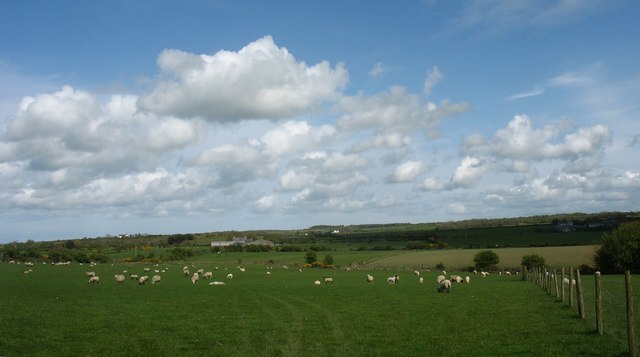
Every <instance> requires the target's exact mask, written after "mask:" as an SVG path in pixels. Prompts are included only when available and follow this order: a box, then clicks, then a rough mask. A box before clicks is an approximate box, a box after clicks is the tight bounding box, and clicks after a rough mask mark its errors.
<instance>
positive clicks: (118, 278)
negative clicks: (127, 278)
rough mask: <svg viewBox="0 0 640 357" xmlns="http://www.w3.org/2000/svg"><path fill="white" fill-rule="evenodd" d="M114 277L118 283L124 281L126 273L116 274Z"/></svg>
mask: <svg viewBox="0 0 640 357" xmlns="http://www.w3.org/2000/svg"><path fill="white" fill-rule="evenodd" d="M114 277H115V279H116V283H124V275H122V274H116V275H114Z"/></svg>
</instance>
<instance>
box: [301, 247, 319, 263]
mask: <svg viewBox="0 0 640 357" xmlns="http://www.w3.org/2000/svg"><path fill="white" fill-rule="evenodd" d="M317 261H318V255H317V254H316V252H314V251H311V250H310V251H308V252H307V253H306V254H305V255H304V262H305V263H307V264H313V263H315V262H317Z"/></svg>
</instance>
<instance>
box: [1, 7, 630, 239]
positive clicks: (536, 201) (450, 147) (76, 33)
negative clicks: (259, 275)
mask: <svg viewBox="0 0 640 357" xmlns="http://www.w3.org/2000/svg"><path fill="white" fill-rule="evenodd" d="M639 17H640V2H638V1H633V0H611V1H599V0H592V1H579V0H555V1H551V0H543V1H538V0H521V1H498V0H478V1H456V0H452V1H438V0H419V1H418V0H407V1H401V2H395V1H350V2H345V1H227V0H220V1H216V0H211V1H204V0H203V1H196V0H187V1H177V0H175V1H174V0H162V1H157V0H153V1H150V0H140V1H125V0H114V1H65V0H61V1H34V0H25V1H9V2H5V3H3V5H2V11H1V12H0V34H2V35H0V227H2V228H0V243H3V242H4V243H6V242H12V241H26V240H29V239H31V240H35V241H44V240H55V239H73V238H82V237H98V236H104V235H116V234H137V233H149V234H173V233H195V232H212V231H228V230H256V229H302V228H307V227H310V226H313V225H321V224H323V225H324V224H327V225H350V224H376V223H407V222H408V223H421V222H441V221H457V220H464V219H473V218H500V217H518V216H531V215H547V214H556V213H568V212H587V213H592V212H601V211H637V210H638V203H637V202H638V199H639V198H640V159H638V157H639V154H640V120H639V119H640V117H639V116H640V66H639V65H638V64H640V39H639V37H638V34H639V33H640V22H638V21H637V19H638V18H639Z"/></svg>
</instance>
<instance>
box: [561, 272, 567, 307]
mask: <svg viewBox="0 0 640 357" xmlns="http://www.w3.org/2000/svg"><path fill="white" fill-rule="evenodd" d="M561 274H562V276H561V277H560V284H561V285H560V297H561V299H562V302H565V301H567V300H566V298H565V293H564V267H562V273H561Z"/></svg>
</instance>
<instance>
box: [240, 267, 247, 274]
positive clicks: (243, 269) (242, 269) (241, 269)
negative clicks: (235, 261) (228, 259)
mask: <svg viewBox="0 0 640 357" xmlns="http://www.w3.org/2000/svg"><path fill="white" fill-rule="evenodd" d="M238 270H240V271H241V272H242V273H244V272H245V271H247V269H245V268H240V269H238Z"/></svg>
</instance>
